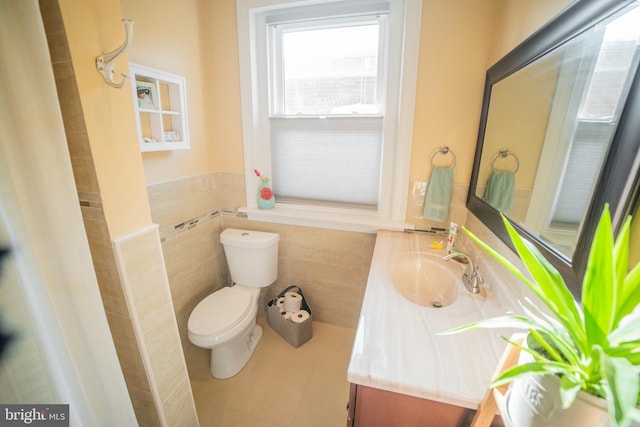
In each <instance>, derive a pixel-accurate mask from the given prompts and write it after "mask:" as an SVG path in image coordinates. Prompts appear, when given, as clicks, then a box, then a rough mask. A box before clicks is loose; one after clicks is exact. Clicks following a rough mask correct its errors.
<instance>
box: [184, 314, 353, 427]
mask: <svg viewBox="0 0 640 427" xmlns="http://www.w3.org/2000/svg"><path fill="white" fill-rule="evenodd" d="M258 324H259V325H261V326H262V329H263V331H264V335H263V336H262V341H261V342H260V344H259V345H258V348H257V349H256V352H255V353H254V355H253V356H252V357H251V360H249V362H248V363H247V365H246V366H245V367H244V369H243V370H242V371H240V373H238V374H237V375H236V376H234V377H232V378H230V379H227V380H217V379H215V378H213V377H211V376H210V374H209V352H206V351H198V352H193V353H191V355H190V361H189V362H190V367H191V369H190V371H191V372H190V376H191V387H192V388H193V394H194V398H195V401H196V408H197V411H198V417H199V418H200V426H201V427H294V426H296V427H298V426H303V427H333V426H336V427H342V426H345V425H346V420H347V411H346V406H347V402H348V400H349V384H348V382H347V366H348V364H349V356H350V354H351V346H352V344H353V339H354V336H355V330H353V329H349V328H342V327H339V326H334V325H329V324H326V323H318V322H314V323H313V338H311V339H310V340H309V341H307V342H306V343H305V344H303V345H302V346H300V347H298V348H294V347H292V346H291V345H290V344H289V343H288V342H287V341H285V340H284V339H283V338H281V337H280V336H279V335H278V334H277V333H276V332H275V331H274V330H273V329H271V327H270V326H269V324H268V323H267V319H266V317H260V318H258Z"/></svg>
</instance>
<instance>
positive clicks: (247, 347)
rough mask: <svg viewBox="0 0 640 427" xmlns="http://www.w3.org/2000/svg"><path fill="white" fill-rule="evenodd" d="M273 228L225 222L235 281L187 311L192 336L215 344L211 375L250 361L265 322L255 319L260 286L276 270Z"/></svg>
mask: <svg viewBox="0 0 640 427" xmlns="http://www.w3.org/2000/svg"><path fill="white" fill-rule="evenodd" d="M279 240H280V236H279V235H278V234H275V233H264V232H259V231H248V230H238V229H234V228H227V229H226V230H224V231H223V232H222V233H221V234H220V242H222V245H223V246H224V253H225V257H226V258H227V264H228V265H229V272H230V273H231V280H232V281H233V284H234V285H233V286H231V287H224V288H222V289H220V290H218V291H216V292H214V293H212V294H211V295H209V296H207V297H206V298H205V299H203V300H202V301H200V302H199V303H198V305H197V306H196V308H194V309H193V311H192V312H191V315H190V316H189V322H188V326H187V328H188V330H189V340H190V341H191V342H192V343H193V344H195V345H197V346H199V347H203V348H210V349H211V375H213V376H214V377H215V378H221V379H224V378H230V377H232V376H234V375H235V374H237V373H238V372H240V370H241V369H242V368H243V367H244V365H245V364H246V363H247V362H248V361H249V358H251V355H252V354H253V351H254V350H255V348H256V346H257V345H258V342H259V341H260V338H261V337H262V328H261V327H260V326H259V325H256V315H257V313H258V299H259V297H260V289H261V288H264V287H266V286H269V285H270V284H272V283H273V282H275V281H276V278H277V276H278V241H279Z"/></svg>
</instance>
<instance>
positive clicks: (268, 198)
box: [253, 169, 276, 209]
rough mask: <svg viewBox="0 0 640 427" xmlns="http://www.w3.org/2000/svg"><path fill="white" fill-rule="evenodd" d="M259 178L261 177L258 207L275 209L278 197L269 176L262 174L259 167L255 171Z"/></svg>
mask: <svg viewBox="0 0 640 427" xmlns="http://www.w3.org/2000/svg"><path fill="white" fill-rule="evenodd" d="M253 172H254V173H255V174H256V176H257V177H258V178H260V185H259V186H258V207H259V208H260V209H273V207H274V206H275V204H276V198H275V197H274V195H273V190H271V185H270V184H269V178H267V177H266V176H260V172H258V170H257V169H254V171H253Z"/></svg>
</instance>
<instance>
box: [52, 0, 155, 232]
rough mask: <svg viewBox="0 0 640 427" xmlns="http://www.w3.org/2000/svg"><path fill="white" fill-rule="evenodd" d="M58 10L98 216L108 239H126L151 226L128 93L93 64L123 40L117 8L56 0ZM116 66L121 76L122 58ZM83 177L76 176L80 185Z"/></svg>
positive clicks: (112, 5)
mask: <svg viewBox="0 0 640 427" xmlns="http://www.w3.org/2000/svg"><path fill="white" fill-rule="evenodd" d="M60 7H61V12H62V15H63V19H64V20H65V29H66V32H67V38H68V40H70V42H71V44H72V46H71V47H72V49H73V52H72V57H71V60H72V63H73V69H74V70H75V76H76V82H77V88H78V91H79V92H80V93H81V94H82V98H83V102H82V105H81V108H82V115H83V117H84V120H85V123H86V132H87V137H88V140H89V141H90V145H91V148H90V150H91V153H92V156H93V159H94V163H95V171H96V173H97V175H98V181H99V189H100V194H101V198H102V203H103V206H104V214H105V217H106V218H107V221H108V223H109V229H110V232H111V233H112V236H114V237H117V236H122V235H126V234H128V233H131V232H133V231H135V230H137V229H139V228H141V227H144V226H147V225H149V224H150V223H151V215H150V213H149V207H148V205H149V202H148V200H147V193H146V189H145V186H144V175H143V170H142V167H141V162H140V150H139V148H138V145H137V142H136V141H137V138H136V135H137V133H136V123H135V116H134V113H133V103H132V101H131V92H130V91H126V90H117V89H114V88H112V87H110V86H108V85H107V84H106V83H105V82H104V80H103V79H102V76H101V75H100V74H99V73H98V72H97V70H96V66H95V58H96V57H97V56H98V55H100V54H102V53H105V52H108V51H110V50H113V49H115V48H116V47H118V46H119V45H120V44H121V43H122V41H123V39H124V32H123V27H122V24H120V19H121V12H120V7H119V4H118V3H117V2H115V3H114V2H94V1H87V2H85V1H79V0H64V1H61V2H60ZM117 67H118V69H119V70H120V71H121V72H125V73H126V72H127V64H126V56H125V57H124V59H123V60H121V61H120V62H119V63H118V64H117ZM115 123H117V125H114V124H115ZM87 179H89V178H88V177H84V176H78V175H76V181H77V182H80V183H81V184H80V186H82V185H83V184H82V183H83V182H86V181H87ZM79 190H81V191H82V189H81V188H79Z"/></svg>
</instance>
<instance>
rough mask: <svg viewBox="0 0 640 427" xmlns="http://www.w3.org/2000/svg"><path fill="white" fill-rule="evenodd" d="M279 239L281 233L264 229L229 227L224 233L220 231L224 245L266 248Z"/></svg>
mask: <svg viewBox="0 0 640 427" xmlns="http://www.w3.org/2000/svg"><path fill="white" fill-rule="evenodd" d="M279 240H280V235H279V234H277V233H266V232H264V231H252V230H239V229H237V228H227V229H226V230H224V231H223V232H222V233H220V242H221V243H222V244H223V245H231V246H237V247H242V248H266V247H269V246H272V245H274V244H276V243H278V241H279Z"/></svg>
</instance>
